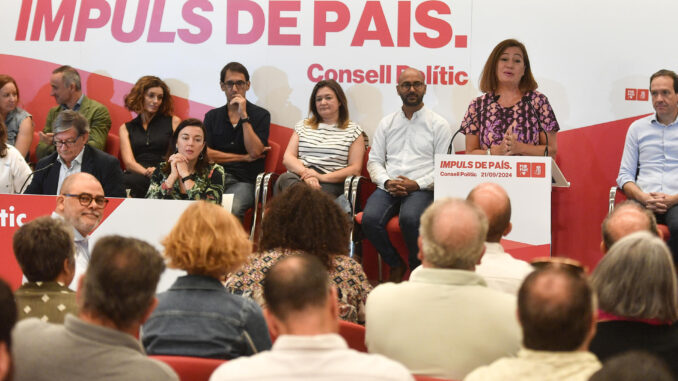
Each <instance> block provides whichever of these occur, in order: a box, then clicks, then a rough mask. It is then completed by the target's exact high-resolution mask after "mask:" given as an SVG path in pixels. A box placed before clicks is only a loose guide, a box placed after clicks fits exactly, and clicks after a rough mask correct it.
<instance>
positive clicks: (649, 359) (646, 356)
mask: <svg viewBox="0 0 678 381" xmlns="http://www.w3.org/2000/svg"><path fill="white" fill-rule="evenodd" d="M673 380H674V378H673V376H672V375H671V370H670V369H669V368H668V366H667V365H666V363H665V362H664V361H662V360H661V359H659V358H658V357H657V356H655V355H652V354H650V353H647V352H641V351H628V352H624V353H622V354H619V355H616V356H613V357H610V358H609V359H607V360H606V361H605V362H604V363H603V367H602V368H601V369H600V370H599V371H597V372H596V373H594V374H593V375H592V376H591V378H589V381H673Z"/></svg>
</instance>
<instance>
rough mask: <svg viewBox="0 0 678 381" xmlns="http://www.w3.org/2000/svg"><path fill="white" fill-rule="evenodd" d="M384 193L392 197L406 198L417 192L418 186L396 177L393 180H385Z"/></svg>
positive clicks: (403, 177)
mask: <svg viewBox="0 0 678 381" xmlns="http://www.w3.org/2000/svg"><path fill="white" fill-rule="evenodd" d="M384 188H386V191H387V192H388V193H389V194H390V195H391V196H394V197H402V196H407V195H408V194H410V193H412V192H416V191H418V190H419V184H417V182H416V181H414V180H410V179H408V178H407V177H405V176H398V177H397V178H395V179H391V180H387V181H386V183H385V184H384Z"/></svg>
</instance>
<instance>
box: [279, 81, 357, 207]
mask: <svg viewBox="0 0 678 381" xmlns="http://www.w3.org/2000/svg"><path fill="white" fill-rule="evenodd" d="M309 110H310V114H311V117H310V118H308V119H304V120H302V121H300V122H299V123H297V125H296V126H295V127H294V133H293V134H292V137H291V138H290V142H289V143H288V145H287V149H286V150H285V154H284V156H283V164H284V165H285V167H286V168H287V173H285V174H283V175H281V176H280V177H279V178H278V181H277V182H276V185H275V191H276V193H280V192H281V191H283V190H284V189H286V188H288V187H290V186H291V185H293V184H296V183H298V182H304V183H306V184H307V185H309V186H311V188H314V189H322V190H323V191H325V192H327V193H329V194H331V195H332V196H334V197H335V198H336V197H339V196H340V195H342V194H343V193H344V179H346V177H347V176H351V175H359V174H360V171H361V169H362V165H363V156H364V155H365V139H364V138H363V129H362V128H361V127H360V126H359V125H357V124H355V123H353V122H351V121H350V120H349V118H348V104H347V101H346V95H344V91H343V90H342V89H341V86H339V84H338V83H337V82H336V81H334V80H332V79H329V80H324V81H320V82H318V83H317V84H316V85H315V87H314V88H313V92H311V99H310V100H309Z"/></svg>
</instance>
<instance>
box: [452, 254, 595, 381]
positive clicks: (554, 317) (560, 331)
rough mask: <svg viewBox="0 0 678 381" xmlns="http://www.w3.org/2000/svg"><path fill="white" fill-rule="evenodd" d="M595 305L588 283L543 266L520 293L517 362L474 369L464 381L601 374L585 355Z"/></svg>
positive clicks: (579, 380)
mask: <svg viewBox="0 0 678 381" xmlns="http://www.w3.org/2000/svg"><path fill="white" fill-rule="evenodd" d="M596 318H597V313H596V309H595V302H594V299H593V292H592V291H591V287H590V286H589V283H588V282H587V281H586V278H584V276H583V275H582V274H579V273H575V272H574V271H573V270H572V269H567V268H562V267H558V266H557V265H551V266H547V267H545V268H543V269H540V270H536V271H534V272H533V273H531V274H530V275H528V276H527V278H526V279H525V282H524V283H523V285H522V286H521V287H520V291H519V292H518V319H519V320H520V325H521V327H522V329H523V346H524V348H522V349H521V350H520V352H518V357H506V358H502V359H499V360H497V361H495V362H494V363H492V364H491V365H489V366H484V367H481V368H478V369H476V370H474V371H473V372H472V373H471V374H469V375H468V377H466V378H465V379H464V380H465V381H484V380H521V381H530V380H540V381H550V380H553V381H586V380H588V379H589V377H590V376H591V375H592V374H593V373H594V372H596V371H597V370H598V369H600V366H601V365H600V362H599V361H598V359H597V358H596V356H595V355H594V354H593V353H591V352H589V351H588V348H589V343H590V342H591V339H593V336H594V335H595V333H596Z"/></svg>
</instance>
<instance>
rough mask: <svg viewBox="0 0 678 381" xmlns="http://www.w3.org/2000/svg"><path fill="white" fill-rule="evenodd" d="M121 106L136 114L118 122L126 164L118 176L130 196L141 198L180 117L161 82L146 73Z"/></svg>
mask: <svg viewBox="0 0 678 381" xmlns="http://www.w3.org/2000/svg"><path fill="white" fill-rule="evenodd" d="M125 107H127V109H128V110H130V111H132V112H135V113H137V117H136V118H134V119H132V120H131V121H129V122H127V123H125V124H123V125H122V126H120V132H119V133H118V134H119V135H120V154H121V155H122V161H123V163H125V168H126V170H125V173H124V174H123V178H122V179H123V183H124V187H125V189H129V190H130V195H131V196H132V197H137V198H143V197H144V196H146V192H147V191H148V186H149V185H150V183H151V180H150V177H151V175H152V174H153V171H155V168H156V167H157V166H158V164H160V162H161V161H162V160H163V156H164V155H165V153H166V152H167V147H168V146H169V144H170V140H172V133H173V132H174V130H176V128H177V125H178V124H179V122H181V119H179V117H176V116H172V111H173V102H172V96H171V94H170V91H169V88H168V87H167V85H166V84H165V82H163V81H162V80H161V79H160V78H158V77H153V76H150V75H147V76H145V77H141V78H139V80H138V81H137V83H136V84H134V87H133V88H132V90H131V91H130V93H129V94H127V95H126V96H125Z"/></svg>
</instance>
